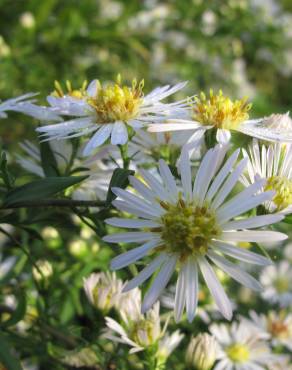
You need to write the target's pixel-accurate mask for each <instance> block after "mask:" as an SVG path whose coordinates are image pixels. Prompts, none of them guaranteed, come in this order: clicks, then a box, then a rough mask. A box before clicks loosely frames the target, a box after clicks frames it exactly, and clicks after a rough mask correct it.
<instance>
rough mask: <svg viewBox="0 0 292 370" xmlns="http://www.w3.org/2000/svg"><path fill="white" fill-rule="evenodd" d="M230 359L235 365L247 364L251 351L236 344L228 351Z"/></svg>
mask: <svg viewBox="0 0 292 370" xmlns="http://www.w3.org/2000/svg"><path fill="white" fill-rule="evenodd" d="M226 353H227V355H228V357H229V358H230V359H231V360H232V361H233V362H235V363H239V364H240V363H245V362H247V361H248V359H249V357H250V353H249V349H248V348H247V346H245V345H244V344H240V343H235V344H232V345H231V346H229V347H228V348H227V349H226Z"/></svg>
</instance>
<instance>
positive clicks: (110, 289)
mask: <svg viewBox="0 0 292 370" xmlns="http://www.w3.org/2000/svg"><path fill="white" fill-rule="evenodd" d="M83 287H84V291H85V293H86V295H87V298H88V300H89V301H90V303H91V304H92V305H93V306H94V307H96V308H98V309H100V310H102V311H105V312H108V311H109V310H110V309H111V308H112V307H114V306H115V305H117V304H119V299H120V294H121V291H122V288H123V282H122V280H120V279H117V277H116V274H115V273H112V274H111V273H109V272H107V273H104V272H101V273H92V274H91V275H89V276H88V277H87V278H84V279H83Z"/></svg>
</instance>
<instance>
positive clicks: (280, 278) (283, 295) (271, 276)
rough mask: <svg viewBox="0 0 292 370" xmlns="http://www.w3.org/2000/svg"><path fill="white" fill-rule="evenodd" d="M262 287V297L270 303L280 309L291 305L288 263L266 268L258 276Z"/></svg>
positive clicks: (290, 275) (291, 296)
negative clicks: (278, 306) (277, 305)
mask: <svg viewBox="0 0 292 370" xmlns="http://www.w3.org/2000/svg"><path fill="white" fill-rule="evenodd" d="M260 281H261V283H262V285H263V287H264V290H263V292H262V297H263V298H264V299H265V300H266V301H268V302H271V303H274V304H275V303H278V304H279V305H280V306H281V307H289V306H290V305H291V304H292V291H291V284H292V270H291V266H290V263H289V262H288V261H281V262H279V263H278V264H275V265H272V266H267V267H266V268H265V269H264V270H263V271H262V273H261V275H260Z"/></svg>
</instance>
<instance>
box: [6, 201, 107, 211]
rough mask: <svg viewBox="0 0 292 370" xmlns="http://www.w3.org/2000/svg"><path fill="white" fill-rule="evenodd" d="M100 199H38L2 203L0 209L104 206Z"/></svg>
mask: <svg viewBox="0 0 292 370" xmlns="http://www.w3.org/2000/svg"><path fill="white" fill-rule="evenodd" d="M104 206H105V201H102V200H74V199H40V200H32V201H27V202H19V203H15V204H11V205H5V204H4V205H2V207H0V209H13V208H39V207H104Z"/></svg>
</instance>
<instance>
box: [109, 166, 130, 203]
mask: <svg viewBox="0 0 292 370" xmlns="http://www.w3.org/2000/svg"><path fill="white" fill-rule="evenodd" d="M134 173H135V172H134V171H131V170H125V169H123V168H116V169H115V170H114V172H113V174H112V178H111V181H110V184H109V189H108V193H107V197H106V203H105V205H106V207H108V206H109V205H110V204H111V202H112V201H113V200H114V199H115V198H116V196H115V194H114V193H113V192H112V191H111V188H112V187H118V188H122V189H125V188H126V187H127V186H128V185H129V176H130V175H134Z"/></svg>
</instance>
